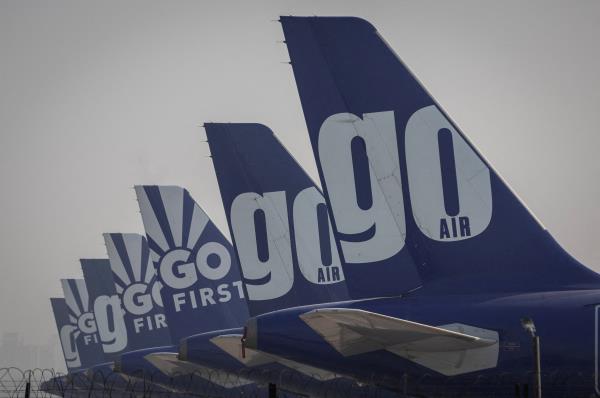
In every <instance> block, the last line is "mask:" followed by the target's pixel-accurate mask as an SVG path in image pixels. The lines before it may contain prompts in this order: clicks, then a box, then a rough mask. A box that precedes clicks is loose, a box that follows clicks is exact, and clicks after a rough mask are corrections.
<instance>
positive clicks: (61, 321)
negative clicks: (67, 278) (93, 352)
mask: <svg viewBox="0 0 600 398" xmlns="http://www.w3.org/2000/svg"><path fill="white" fill-rule="evenodd" d="M50 305H52V312H53V313H54V320H55V322H56V330H57V331H58V338H59V339H60V346H61V348H62V352H63V357H64V358H65V365H66V366H67V370H68V371H69V372H72V371H74V370H79V369H81V358H80V357H79V351H78V350H77V337H78V336H79V335H77V336H75V333H76V332H77V331H78V329H77V325H73V324H72V323H71V322H70V321H69V308H68V307H67V302H66V301H65V299H64V298H58V297H55V298H51V299H50Z"/></svg>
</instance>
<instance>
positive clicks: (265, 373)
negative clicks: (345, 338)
mask: <svg viewBox="0 0 600 398" xmlns="http://www.w3.org/2000/svg"><path fill="white" fill-rule="evenodd" d="M531 380H532V378H531V374H522V373H510V372H506V373H497V372H490V373H489V374H487V375H477V376H472V377H466V378H465V377H453V378H449V377H442V376H440V375H438V374H430V373H424V374H419V375H410V374H403V375H400V376H399V377H398V378H395V379H393V380H390V379H383V378H379V377H378V376H377V375H373V376H372V378H371V379H370V380H363V381H361V382H358V381H354V380H352V379H349V378H343V377H338V378H324V377H323V374H314V375H304V374H301V373H299V372H297V371H294V370H292V369H290V370H289V371H288V372H286V371H285V370H284V371H281V369H279V370H274V369H272V368H268V367H267V368H246V369H244V370H242V371H240V372H237V373H232V372H224V371H220V370H211V369H208V368H206V369H204V370H203V371H201V372H197V371H196V372H181V373H177V372H175V373H172V374H170V375H169V376H167V375H165V374H164V373H162V372H158V371H157V372H152V373H149V372H147V371H143V370H139V371H137V372H133V373H127V374H124V373H122V372H115V371H107V370H96V371H90V370H88V371H82V372H76V373H73V374H68V375H65V374H62V373H60V372H56V371H54V370H53V369H28V370H22V369H19V368H16V367H9V368H0V398H24V397H25V396H26V389H27V385H28V384H29V388H30V390H29V397H30V398H52V397H53V396H60V397H68V398H138V397H140V398H141V397H144V398H146V397H147V398H175V397H177V398H234V397H236V398H237V397H248V398H266V397H268V396H269V395H268V385H269V383H274V384H276V385H277V386H278V395H277V396H278V397H280V398H296V397H321V398H329V397H331V398H334V397H335V398H339V397H348V398H388V397H389V398H392V397H405V398H416V397H422V398H433V397H436V398H451V397H452V398H454V397H461V398H469V397H472V398H481V397H494V398H498V397H511V398H514V397H526V396H531V392H532V391H528V387H527V386H528V385H531V384H530V383H529V382H530V381H531ZM594 383H595V382H594V377H593V375H588V374H583V373H581V372H577V371H572V372H569V371H560V372H554V373H546V374H543V376H542V384H543V387H544V391H545V392H546V393H548V395H551V396H552V397H565V398H573V397H589V396H590V394H591V392H592V389H593V386H594ZM382 385H385V386H386V387H387V388H382V387H381V386H382Z"/></svg>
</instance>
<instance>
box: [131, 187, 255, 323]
mask: <svg viewBox="0 0 600 398" xmlns="http://www.w3.org/2000/svg"><path fill="white" fill-rule="evenodd" d="M135 191H136V195H137V198H138V202H139V205H140V211H141V213H142V219H143V221H144V229H145V230H146V236H147V238H148V246H149V248H150V252H151V258H152V261H154V263H155V264H156V266H157V269H158V272H159V274H160V280H161V281H162V282H163V283H164V284H165V285H166V286H167V287H168V288H170V289H172V290H176V291H178V292H175V293H174V294H172V297H171V298H172V304H173V306H174V309H175V311H176V312H179V311H181V310H182V309H183V308H184V307H188V308H192V309H196V308H201V307H206V306H209V305H216V304H220V303H226V302H229V301H231V300H232V298H234V297H236V296H237V298H238V299H244V291H243V288H242V283H241V280H239V279H241V278H240V277H239V270H238V268H237V266H235V267H234V266H233V265H234V263H233V261H235V258H234V257H233V256H232V252H233V248H232V246H231V244H230V243H229V242H228V241H227V240H226V239H225V237H223V235H222V234H221V232H220V231H219V230H218V229H217V228H216V226H215V225H214V224H213V223H212V221H211V220H210V219H209V218H208V216H207V215H206V213H205V212H204V211H203V210H202V209H201V208H200V206H198V204H197V203H196V202H195V201H194V199H192V197H191V196H190V194H189V193H188V192H187V191H186V190H185V189H183V188H180V187H176V186H136V187H135ZM226 278H227V279H232V280H230V281H229V280H226Z"/></svg>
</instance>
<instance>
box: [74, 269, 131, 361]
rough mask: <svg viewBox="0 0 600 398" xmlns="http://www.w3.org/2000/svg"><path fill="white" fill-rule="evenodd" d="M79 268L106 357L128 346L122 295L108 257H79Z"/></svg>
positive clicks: (110, 357) (114, 354)
mask: <svg viewBox="0 0 600 398" xmlns="http://www.w3.org/2000/svg"><path fill="white" fill-rule="evenodd" d="M79 262H80V263H81V271H82V272H83V279H84V280H85V286H86V288H87V291H88V294H89V296H90V303H91V304H92V305H93V311H94V318H95V319H96V326H97V328H98V338H99V339H100V342H101V343H102V350H103V351H104V357H105V359H106V360H108V361H112V360H114V359H115V358H116V355H117V354H119V353H121V352H122V351H125V350H127V342H128V339H127V330H126V328H125V319H124V317H123V308H122V305H121V299H120V298H119V295H118V294H117V290H116V288H115V282H114V279H113V274H112V270H111V268H110V261H109V260H108V259H105V258H101V259H100V258H94V259H87V258H85V259H81V260H79Z"/></svg>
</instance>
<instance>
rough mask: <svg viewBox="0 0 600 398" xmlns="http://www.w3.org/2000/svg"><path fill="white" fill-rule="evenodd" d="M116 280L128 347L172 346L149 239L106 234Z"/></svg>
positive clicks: (135, 235)
mask: <svg viewBox="0 0 600 398" xmlns="http://www.w3.org/2000/svg"><path fill="white" fill-rule="evenodd" d="M104 242H105V243H106V251H107V252H108V259H109V261H110V268H111V270H112V274H113V281H114V283H115V289H116V291H117V294H118V295H119V297H120V298H121V303H122V305H123V309H124V310H125V328H126V330H127V338H128V348H129V349H131V350H138V349H143V348H148V347H159V346H164V345H169V344H171V335H170V334H169V329H168V325H167V321H166V317H165V314H164V311H163V308H162V300H161V297H160V288H161V286H160V283H159V282H158V278H157V275H156V270H155V268H154V264H153V263H152V260H151V259H150V249H149V248H148V243H147V241H146V238H145V237H144V236H142V235H138V234H132V233H126V234H124V233H108V234H104Z"/></svg>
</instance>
